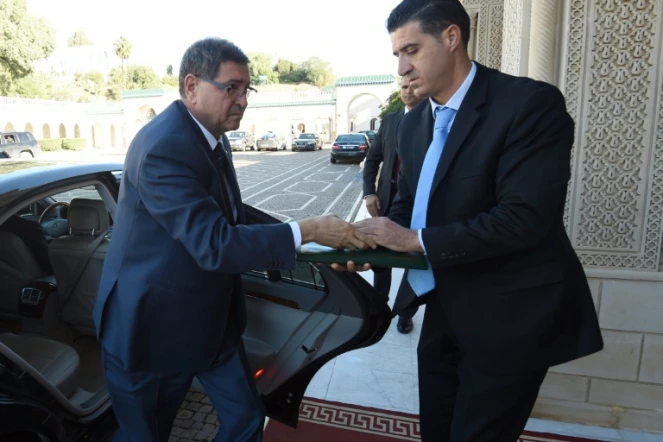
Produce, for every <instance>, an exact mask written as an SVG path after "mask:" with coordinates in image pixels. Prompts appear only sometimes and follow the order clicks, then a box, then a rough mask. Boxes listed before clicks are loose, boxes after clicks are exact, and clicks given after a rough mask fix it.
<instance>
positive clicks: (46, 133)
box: [41, 124, 51, 140]
mask: <svg viewBox="0 0 663 442" xmlns="http://www.w3.org/2000/svg"><path fill="white" fill-rule="evenodd" d="M41 133H42V138H43V139H44V140H48V139H50V138H51V126H49V125H48V124H44V125H43V126H42V128H41Z"/></svg>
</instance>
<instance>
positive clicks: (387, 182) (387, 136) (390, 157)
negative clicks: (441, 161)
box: [364, 77, 425, 333]
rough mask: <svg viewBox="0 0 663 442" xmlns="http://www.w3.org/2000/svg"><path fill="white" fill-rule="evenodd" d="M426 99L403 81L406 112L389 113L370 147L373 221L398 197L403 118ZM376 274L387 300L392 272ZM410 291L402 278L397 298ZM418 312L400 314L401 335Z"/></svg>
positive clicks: (368, 188) (367, 186)
mask: <svg viewBox="0 0 663 442" xmlns="http://www.w3.org/2000/svg"><path fill="white" fill-rule="evenodd" d="M424 98H425V97H417V96H416V95H415V94H414V91H413V89H412V88H411V87H410V85H409V80H408V79H407V78H405V77H404V78H403V79H402V81H401V99H402V100H403V103H405V108H404V109H403V110H400V111H397V112H393V113H390V114H388V115H386V116H385V117H384V118H383V119H382V123H381V124H380V129H378V133H377V135H376V136H375V141H374V142H373V144H371V148H370V149H369V151H368V155H367V157H366V162H365V164H364V200H365V201H366V208H367V209H368V213H370V214H371V216H372V217H376V216H386V215H388V214H389V209H390V207H391V203H392V201H393V200H394V196H395V195H396V190H397V186H396V180H397V178H398V169H399V166H400V160H399V158H398V153H397V152H396V129H397V128H398V123H399V122H400V120H401V118H402V117H403V115H405V114H406V113H407V112H408V111H409V110H410V109H412V108H414V107H415V106H417V105H418V104H419V103H421V102H422V101H423V100H424ZM380 163H382V170H381V171H380V178H379V180H378V184H377V191H376V186H375V178H376V177H377V175H378V170H379V169H380ZM373 272H374V275H375V279H374V281H375V282H374V284H373V285H374V286H375V289H376V290H377V292H378V293H380V294H381V295H383V296H384V297H385V298H388V297H389V290H390V289H391V268H387V267H382V268H374V269H373ZM411 290H412V289H411V288H410V286H409V284H408V283H407V278H403V281H402V283H401V286H400V288H399V290H398V295H397V296H401V294H402V293H404V292H407V291H411ZM417 309H418V306H417V305H413V306H411V307H408V308H407V309H405V310H404V311H402V312H401V313H400V315H399V318H398V324H397V328H398V331H399V332H400V333H409V332H410V331H412V317H413V316H414V315H415V313H417Z"/></svg>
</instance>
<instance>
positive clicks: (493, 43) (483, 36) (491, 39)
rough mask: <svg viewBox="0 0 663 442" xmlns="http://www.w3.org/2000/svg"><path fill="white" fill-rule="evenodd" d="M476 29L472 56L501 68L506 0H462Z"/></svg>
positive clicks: (482, 62)
mask: <svg viewBox="0 0 663 442" xmlns="http://www.w3.org/2000/svg"><path fill="white" fill-rule="evenodd" d="M461 3H463V6H464V7H465V9H466V10H467V12H468V14H469V15H470V20H471V25H472V26H474V27H476V31H474V32H473V33H471V35H473V36H475V39H474V41H472V38H470V46H471V47H470V48H469V53H470V57H472V59H473V60H476V61H478V62H479V63H481V64H483V65H485V66H488V67H491V68H496V69H499V68H500V66H501V64H502V21H503V14H504V6H503V4H504V0H461Z"/></svg>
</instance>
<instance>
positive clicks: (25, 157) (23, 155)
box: [18, 151, 34, 160]
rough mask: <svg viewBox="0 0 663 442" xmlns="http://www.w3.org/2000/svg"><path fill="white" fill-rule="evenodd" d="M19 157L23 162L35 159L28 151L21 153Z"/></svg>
mask: <svg viewBox="0 0 663 442" xmlns="http://www.w3.org/2000/svg"><path fill="white" fill-rule="evenodd" d="M18 157H19V158H20V159H22V160H29V159H31V158H34V156H33V155H32V153H30V152H28V151H24V152H21V154H20V155H19V156H18Z"/></svg>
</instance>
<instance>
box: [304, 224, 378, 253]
mask: <svg viewBox="0 0 663 442" xmlns="http://www.w3.org/2000/svg"><path fill="white" fill-rule="evenodd" d="M298 223H299V228H300V229H301V232H302V244H306V243H309V242H317V243H318V244H322V245H324V246H328V247H333V248H334V249H351V250H365V249H369V248H371V249H374V248H375V247H377V244H376V243H375V239H374V238H372V237H369V236H368V235H366V234H365V233H362V232H360V231H359V230H358V229H357V228H356V227H355V226H353V225H352V224H350V223H349V222H347V221H344V220H342V219H340V218H339V217H337V216H335V215H325V216H319V217H316V218H307V219H303V220H301V221H299V222H298Z"/></svg>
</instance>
